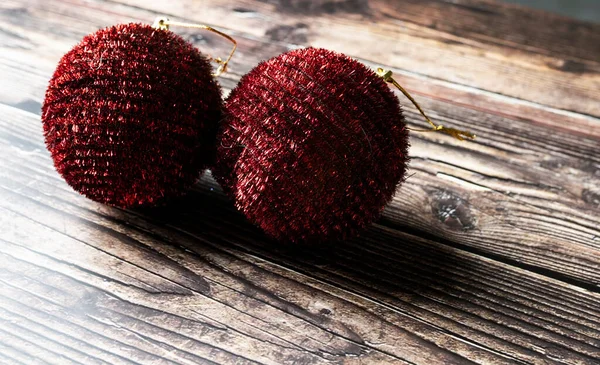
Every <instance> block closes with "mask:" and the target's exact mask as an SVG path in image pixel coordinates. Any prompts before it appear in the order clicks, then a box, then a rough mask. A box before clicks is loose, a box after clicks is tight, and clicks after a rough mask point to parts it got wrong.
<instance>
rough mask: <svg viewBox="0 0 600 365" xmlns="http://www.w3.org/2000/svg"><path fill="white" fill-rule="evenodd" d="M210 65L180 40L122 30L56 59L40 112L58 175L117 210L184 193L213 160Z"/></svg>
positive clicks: (137, 28)
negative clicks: (58, 60)
mask: <svg viewBox="0 0 600 365" xmlns="http://www.w3.org/2000/svg"><path fill="white" fill-rule="evenodd" d="M211 72H212V68H211V65H210V62H209V60H208V59H207V58H206V57H204V56H203V55H202V54H201V53H200V52H199V51H198V50H197V49H196V48H195V47H194V46H193V45H192V44H190V43H189V42H187V41H185V40H184V39H183V38H181V37H180V36H178V35H176V34H174V33H172V32H170V31H167V30H157V29H154V28H152V27H150V26H148V25H142V24H121V25H116V26H113V27H110V28H106V29H103V30H100V31H98V32H96V33H94V34H90V35H88V36H86V37H85V38H84V39H83V40H82V41H81V42H80V43H79V44H78V45H76V46H75V47H74V48H73V49H72V50H71V51H69V52H68V53H67V54H65V55H64V56H63V57H62V59H61V60H60V62H59V64H58V67H57V69H56V71H55V73H54V75H53V77H52V79H51V80H50V85H49V86H48V89H47V92H46V98H45V101H44V105H43V107H42V122H43V127H44V135H45V140H46V145H47V147H48V150H49V151H50V153H51V155H52V159H53V160H54V164H55V166H56V169H57V170H58V172H59V173H60V174H61V175H62V176H63V177H64V179H65V180H66V182H67V183H68V184H69V185H70V186H72V187H73V188H74V189H75V190H76V191H78V192H80V193H81V194H83V195H85V196H87V197H88V198H90V199H92V200H95V201H98V202H101V203H106V204H110V205H114V206H119V207H124V208H127V207H135V206H142V205H152V204H156V203H158V202H161V201H163V200H164V199H165V198H169V197H174V196H179V195H182V194H183V193H184V192H185V191H186V190H187V189H188V188H190V187H191V185H193V184H194V182H195V181H196V180H197V179H198V177H199V174H200V172H201V171H202V169H203V168H204V167H205V166H206V164H207V163H208V162H209V160H210V159H212V158H213V157H214V141H215V137H216V132H217V124H218V122H219V120H220V119H221V113H222V99H221V89H220V87H219V85H218V84H217V83H216V81H215V80H214V78H213V77H212V75H211Z"/></svg>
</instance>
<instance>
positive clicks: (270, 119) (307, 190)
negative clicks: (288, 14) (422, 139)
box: [213, 48, 408, 242]
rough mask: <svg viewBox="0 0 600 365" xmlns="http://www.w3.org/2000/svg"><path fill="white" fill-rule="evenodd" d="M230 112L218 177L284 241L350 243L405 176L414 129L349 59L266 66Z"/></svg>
mask: <svg viewBox="0 0 600 365" xmlns="http://www.w3.org/2000/svg"><path fill="white" fill-rule="evenodd" d="M226 110H227V115H226V118H225V120H224V122H223V125H222V129H221V131H220V133H219V136H218V139H217V162H216V166H215V167H214V168H213V173H214V174H215V176H216V177H217V180H218V181H219V182H220V183H221V185H222V186H223V188H224V190H225V191H226V192H227V193H228V194H230V195H231V196H232V197H233V199H234V200H235V204H236V206H237V208H238V209H240V210H241V211H242V212H243V213H244V214H245V215H246V216H247V217H248V219H249V220H250V221H252V222H253V223H255V224H257V225H258V226H260V227H261V228H262V229H263V230H264V231H265V232H266V233H267V234H269V235H271V236H273V237H275V238H277V239H280V240H284V241H292V242H321V241H330V240H341V239H346V238H349V237H352V236H354V235H355V234H356V233H357V232H358V231H359V230H360V229H362V228H363V227H365V226H366V225H368V224H369V223H371V222H372V221H373V220H375V219H376V218H377V217H378V216H379V214H380V212H381V211H382V210H383V208H384V206H385V205H386V203H388V202H389V201H390V200H391V198H392V196H393V194H394V192H395V191H396V188H397V187H398V185H399V184H400V183H401V182H402V181H403V179H404V176H405V172H406V164H407V162H408V155H407V149H408V131H407V128H406V125H405V120H404V117H403V115H402V111H401V108H400V104H399V101H398V98H397V97H396V96H395V95H394V93H393V92H392V91H391V90H390V88H389V87H388V86H387V84H386V82H385V81H384V79H383V78H381V77H380V76H378V75H377V74H375V72H373V71H372V70H370V69H369V68H367V67H366V66H365V65H363V64H362V63H360V62H357V61H355V60H353V59H351V58H349V57H347V56H344V55H342V54H339V53H335V52H331V51H328V50H324V49H315V48H308V49H301V50H294V51H291V52H288V53H285V54H282V55H280V56H278V57H275V58H272V59H270V60H268V61H266V62H263V63H261V64H260V65H258V66H257V67H256V68H254V69H253V70H252V71H250V73H249V74H247V75H246V76H244V77H243V78H242V79H241V81H240V83H239V85H238V86H237V87H236V88H235V89H234V90H233V91H232V92H231V95H230V96H229V98H228V99H227V101H226Z"/></svg>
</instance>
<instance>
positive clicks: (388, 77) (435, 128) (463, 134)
mask: <svg viewBox="0 0 600 365" xmlns="http://www.w3.org/2000/svg"><path fill="white" fill-rule="evenodd" d="M377 76H379V77H381V78H382V79H383V80H385V81H386V82H389V83H390V84H392V85H394V86H395V87H396V88H398V90H400V91H401V92H402V94H404V96H406V97H407V98H408V100H410V101H411V102H412V103H413V105H414V106H415V107H416V108H417V110H419V113H421V115H422V116H423V117H424V118H425V120H426V121H427V122H428V123H429V124H431V127H432V128H431V129H412V128H409V130H411V131H415V132H442V133H446V134H447V135H450V136H452V137H454V138H456V139H458V140H459V141H464V140H465V138H470V139H475V137H476V136H475V135H474V134H473V133H471V132H469V131H462V130H459V129H455V128H446V127H444V126H443V125H441V124H440V125H435V124H434V123H433V122H432V121H431V119H429V117H428V116H427V115H426V114H425V112H424V111H423V109H421V107H420V106H419V104H418V103H417V102H416V100H415V99H413V97H412V96H411V95H410V94H409V93H408V91H406V90H405V89H404V88H403V87H402V85H400V84H399V83H398V81H396V80H394V78H393V77H392V76H393V73H392V71H388V70H384V69H383V68H378V69H377Z"/></svg>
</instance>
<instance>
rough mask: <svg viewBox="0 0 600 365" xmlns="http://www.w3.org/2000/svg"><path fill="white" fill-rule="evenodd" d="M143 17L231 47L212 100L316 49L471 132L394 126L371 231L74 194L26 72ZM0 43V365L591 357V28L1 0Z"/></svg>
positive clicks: (596, 210) (190, 200)
mask: <svg viewBox="0 0 600 365" xmlns="http://www.w3.org/2000/svg"><path fill="white" fill-rule="evenodd" d="M157 15H167V16H169V17H170V18H171V19H174V20H179V21H188V22H197V23H204V24H209V25H212V26H216V27H218V28H219V29H221V30H224V31H226V32H228V33H229V34H231V35H232V36H234V37H235V38H236V39H237V40H238V42H239V51H238V53H237V54H236V57H235V58H234V60H233V63H232V65H231V72H230V73H228V74H226V75H225V76H224V77H223V78H222V80H221V82H222V85H223V86H224V88H225V89H227V90H229V89H231V88H232V87H234V86H235V84H236V82H237V81H238V80H239V78H240V77H241V75H243V74H244V73H246V72H248V71H249V70H250V69H251V68H252V67H254V66H255V65H256V64H257V62H259V61H260V60H263V59H268V58H270V57H273V56H276V55H278V54H279V53H281V52H284V51H286V50H289V49H291V48H294V47H298V46H305V45H314V46H321V47H326V48H330V49H334V50H337V51H340V52H344V53H346V54H348V55H350V56H353V57H356V58H358V59H360V60H361V61H363V62H365V63H366V64H368V65H370V66H373V67H376V66H380V65H384V66H386V67H390V68H392V70H393V71H394V72H395V74H396V75H397V76H398V79H399V81H400V82H401V83H402V84H404V86H405V87H406V88H407V89H408V90H409V91H411V92H412V93H413V95H414V96H415V97H416V98H417V99H418V100H419V102H420V103H421V104H422V106H423V107H424V108H426V110H428V111H429V113H430V115H431V116H432V117H433V118H434V119H435V120H437V121H438V122H440V123H442V124H444V125H452V126H456V127H458V128H465V129H470V130H472V131H473V132H475V133H477V135H478V139H477V140H476V141H475V142H473V143H460V142H457V141H454V140H452V139H450V138H449V137H447V136H444V135H432V134H413V135H412V139H411V141H412V148H411V151H410V154H411V156H412V162H411V172H410V173H411V174H413V175H411V177H410V178H409V179H408V181H407V182H406V183H405V184H404V186H403V187H402V188H401V189H399V191H398V192H397V194H396V197H395V199H394V201H393V203H392V204H391V205H390V206H389V207H388V208H387V209H386V211H385V214H384V215H383V217H382V218H381V220H380V221H379V222H377V224H375V225H374V226H373V227H372V228H371V229H369V230H368V231H367V232H365V233H364V234H363V236H362V237H361V238H358V239H355V240H352V241H350V242H345V243H342V244H336V245H330V246H326V247H312V248H311V247H300V246H296V247H289V246H282V245H279V244H277V243H275V242H271V241H269V240H268V239H266V238H265V237H264V236H263V235H262V234H261V233H260V232H259V231H258V230H257V229H255V228H254V227H252V226H251V225H250V224H248V223H247V222H246V221H245V220H244V219H243V217H242V216H240V214H238V213H237V212H236V211H235V210H234V209H233V208H232V204H231V202H230V201H228V200H227V199H226V197H225V196H224V195H223V193H222V192H221V190H220V188H219V187H218V186H217V185H216V184H215V182H214V181H213V180H212V179H211V178H210V176H205V177H204V178H203V179H202V180H201V182H200V183H199V184H198V185H197V187H196V188H195V189H194V191H193V192H191V193H190V195H189V196H188V197H187V198H186V199H182V200H181V201H179V202H176V203H175V204H173V205H171V206H169V207H168V208H164V209H147V210H136V211H123V210H119V209H114V208H110V207H106V206H102V205H100V204H96V203H94V202H91V201H88V200H86V199H84V198H83V197H81V196H79V195H78V194H77V193H75V192H73V191H72V190H71V189H70V188H69V187H68V186H67V185H66V184H65V183H64V182H63V181H62V179H61V178H60V177H59V176H58V174H57V173H56V172H55V170H54V169H53V167H52V163H51V160H50V158H49V155H48V152H47V151H46V149H45V147H44V144H43V138H42V132H41V124H40V120H39V119H40V105H41V103H42V101H43V94H44V90H45V87H46V84H47V81H48V79H49V78H50V76H51V73H52V72H53V70H54V68H55V66H56V63H57V61H58V60H59V58H60V57H61V55H62V54H63V53H65V52H66V51H68V50H69V49H70V48H71V47H72V46H73V45H74V44H75V43H76V42H78V41H79V39H81V38H82V37H83V36H84V35H85V34H87V33H91V32H94V31H96V30H97V29H99V28H101V27H104V26H108V25H111V24H115V23H122V22H131V21H136V22H151V21H152V20H153V19H154V17H155V16H157ZM173 30H174V31H177V32H178V33H180V34H182V35H184V36H185V37H187V38H188V39H190V40H191V41H193V42H194V43H195V44H196V45H197V46H198V47H200V48H201V49H202V50H203V51H205V52H208V53H211V54H214V55H225V54H226V52H227V50H228V47H229V45H228V44H227V43H226V42H224V41H222V40H221V39H219V38H216V37H213V36H212V35H210V34H206V33H200V32H197V31H194V30H185V29H182V28H178V29H175V28H173ZM0 48H1V49H0V51H1V53H0V78H1V79H0V80H1V81H2V85H1V86H0V157H1V158H0V364H86V365H87V364H203V363H208V364H213V363H219V364H329V363H331V364H339V363H346V364H380V363H381V364H468V363H482V364H507V363H517V364H599V363H600V183H599V181H600V153H599V151H600V119H599V118H600V26H599V25H592V24H585V23H580V22H577V21H574V20H570V19H566V18H561V17H558V16H554V15H549V14H546V13H542V12H537V11H531V10H526V9H524V8H520V7H515V6H511V5H502V4H500V3H495V2H491V1H484V0H455V1H441V0H427V1H421V0H403V1H394V0H373V1H366V0H315V1H309V0H205V1H192V0H187V1H179V2H175V1H163V2H156V1H152V2H150V1H146V0H106V1H103V0H86V1H83V0H60V1H59V0H50V1H47V0H30V1H24V0H19V1H16V0H3V1H2V2H1V3H0ZM401 100H402V102H403V104H405V105H406V112H407V115H408V119H409V121H410V122H411V123H412V124H413V125H424V124H423V122H422V121H421V118H419V116H418V115H417V114H416V112H415V110H414V109H413V108H412V107H410V106H409V105H408V103H407V102H406V100H405V99H403V98H402V99H401Z"/></svg>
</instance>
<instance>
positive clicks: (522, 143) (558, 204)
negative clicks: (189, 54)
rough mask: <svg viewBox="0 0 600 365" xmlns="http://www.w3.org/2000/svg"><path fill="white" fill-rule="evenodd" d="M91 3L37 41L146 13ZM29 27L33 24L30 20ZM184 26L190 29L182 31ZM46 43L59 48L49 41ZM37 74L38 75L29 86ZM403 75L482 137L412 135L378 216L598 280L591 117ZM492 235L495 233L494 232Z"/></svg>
mask: <svg viewBox="0 0 600 365" xmlns="http://www.w3.org/2000/svg"><path fill="white" fill-rule="evenodd" d="M60 4H62V3H60ZM88 5H89V4H88ZM88 5H85V6H80V7H77V4H69V6H70V9H69V10H68V11H70V12H76V13H78V14H79V17H80V19H81V20H80V22H81V23H80V24H81V26H79V23H75V24H73V25H72V26H71V28H70V30H69V31H65V30H62V31H61V32H51V29H54V28H57V29H59V28H60V27H61V24H64V23H67V22H68V21H69V17H68V16H61V15H56V16H55V17H53V18H52V19H49V20H48V22H46V23H43V24H44V25H43V27H44V28H42V29H46V27H48V29H50V30H49V33H48V35H47V36H46V38H45V39H44V38H39V37H43V36H44V35H42V34H38V35H36V36H35V37H36V38H39V43H40V44H46V45H48V44H52V42H55V44H57V45H60V47H65V49H68V47H70V45H69V42H68V40H69V39H77V38H78V37H81V36H82V35H83V34H85V33H86V32H88V28H89V23H93V22H105V24H110V22H111V21H113V22H115V21H127V20H126V15H124V14H127V16H129V20H132V19H134V20H140V19H150V18H153V16H154V14H152V12H149V11H146V10H143V9H138V8H133V7H129V6H124V5H118V6H116V7H113V6H112V5H110V6H109V5H105V4H103V3H98V4H97V6H95V7H94V8H93V10H91V11H90V10H89V9H88V7H87V6H88ZM61 6H63V7H64V6H65V5H61ZM41 10H44V9H41ZM41 10H39V11H40V13H39V14H38V13H36V12H35V11H30V12H29V15H30V16H31V17H39V20H38V21H39V22H41V19H42V17H43V16H44V15H43V14H45V13H43V12H41ZM61 11H62V10H61ZM65 11H66V10H65ZM115 14H117V15H115ZM115 18H116V19H115ZM3 20H5V21H6V22H9V23H10V22H13V23H14V28H13V32H16V33H17V34H20V32H23V35H22V36H21V38H23V39H27V38H26V36H25V33H24V32H25V31H26V28H24V25H21V26H20V25H19V24H18V23H19V22H18V21H17V20H15V19H10V18H8V17H5V18H4V19H3ZM85 20H87V21H89V23H87V22H85ZM33 24H36V23H35V22H31V21H30V24H29V26H33ZM98 26H101V24H99V25H98ZM65 32H67V33H65ZM69 32H70V33H69ZM63 33H64V34H63ZM185 34H190V35H194V34H195V35H196V36H197V33H194V32H189V31H188V32H186V33H185ZM200 40H201V41H202V42H208V43H207V47H206V48H209V49H210V50H211V51H212V50H215V51H216V52H217V53H218V54H225V52H227V50H228V44H226V42H222V41H220V40H219V39H217V38H214V37H211V36H210V35H209V36H207V37H206V38H204V37H202V38H200ZM238 40H239V42H240V57H238V58H237V59H234V63H233V66H232V68H233V69H234V70H238V71H239V70H242V71H243V72H245V71H247V70H249V69H250V68H252V67H253V66H254V62H258V60H259V59H261V57H262V56H261V55H262V54H264V53H259V52H257V53H254V54H253V55H252V57H251V58H250V57H246V56H245V55H246V54H247V50H248V49H251V50H258V49H260V47H261V46H262V45H265V44H266V43H264V42H262V41H260V40H253V39H250V38H247V37H244V36H242V35H238ZM274 47H275V48H274ZM283 50H284V48H282V47H281V46H277V45H272V46H270V48H269V47H267V48H265V49H264V50H262V51H263V52H273V53H274V54H276V53H277V52H279V51H283ZM52 52H54V53H59V52H57V50H56V49H54V50H52ZM58 57H59V54H57V55H56V58H58ZM267 57H268V56H267ZM7 58H8V61H2V62H3V63H4V65H3V66H4V67H7V70H9V73H10V74H12V75H15V76H14V77H15V78H23V77H27V71H28V70H29V69H31V68H33V67H35V66H34V64H33V63H32V64H27V61H26V60H25V61H21V59H22V56H20V53H18V52H16V53H14V56H13V54H11V53H9V55H8V57H7ZM11 59H12V61H11ZM24 62H25V65H24V64H23V63H24ZM35 63H36V64H38V63H39V61H38V60H35ZM44 66H45V67H48V69H49V70H51V69H52V68H53V67H54V65H53V64H51V63H50V62H48V63H44ZM50 72H51V71H48V73H50ZM36 76H37V75H36ZM227 77H228V78H226V79H223V80H222V81H223V84H224V86H225V87H231V86H233V85H234V83H235V81H236V80H237V77H239V75H238V74H236V73H233V74H229V75H227ZM39 79H40V78H39V77H35V78H34V81H33V82H32V83H33V84H35V83H36V82H39ZM400 79H401V81H402V82H404V83H406V85H407V87H409V89H411V90H417V92H419V93H421V95H420V98H419V99H420V101H421V103H422V104H423V106H424V107H426V109H427V110H429V111H430V114H431V115H432V116H433V117H434V118H435V119H436V120H438V121H439V122H441V123H443V124H449V125H457V126H459V127H461V128H466V129H472V130H473V131H474V132H476V133H477V134H478V135H479V136H480V139H479V140H478V141H477V142H475V143H468V144H459V143H455V142H453V141H450V140H449V138H446V137H444V136H441V137H440V136H429V135H414V136H413V142H412V143H413V147H412V149H411V155H412V156H413V161H412V164H411V166H412V168H413V169H414V170H415V171H416V172H417V175H415V176H413V177H411V178H410V179H409V180H408V181H407V183H406V184H405V185H404V187H403V188H402V189H400V191H399V192H398V194H397V197H396V199H395V202H396V204H392V205H391V206H390V207H389V209H388V211H387V214H386V215H385V218H386V219H385V220H384V222H386V224H387V225H390V226H393V227H412V228H417V229H419V230H421V231H423V232H429V233H431V234H434V235H435V236H443V237H445V238H446V239H449V240H450V241H449V243H457V242H460V244H462V245H463V246H465V245H466V247H469V248H472V249H475V250H477V252H482V253H486V254H489V255H493V256H494V257H495V258H500V259H502V260H504V261H505V262H510V263H522V264H524V265H529V267H535V268H540V269H541V270H548V271H549V272H552V273H554V274H553V275H555V277H557V278H560V279H561V280H567V281H570V282H574V283H577V284H578V285H584V286H585V287H587V288H591V289H593V288H597V285H598V283H599V282H600V271H599V270H598V267H599V265H600V264H599V263H600V253H599V251H598V247H599V246H600V238H599V237H600V231H599V229H598V227H599V226H600V221H599V220H600V213H599V212H600V211H599V205H598V204H597V203H594V201H595V199H598V198H597V197H598V196H599V194H600V191H598V187H597V184H596V181H597V176H598V175H597V174H598V173H599V172H598V171H600V167H599V166H600V165H599V163H600V161H599V160H598V157H597V153H596V151H597V148H598V145H599V144H600V133H599V132H598V131H600V128H599V127H598V125H599V123H598V120H597V119H595V118H590V117H586V116H581V115H577V114H574V113H570V114H568V113H567V114H565V113H562V112H560V111H553V110H549V109H547V108H541V107H538V106H537V105H532V104H523V103H519V102H515V101H514V99H507V98H502V97H498V96H496V95H494V94H489V93H478V94H472V92H471V90H465V89H462V88H460V87H456V86H454V85H452V84H448V83H444V82H432V81H431V80H430V79H419V78H417V77H414V76H411V75H401V76H400ZM38 87H40V86H38ZM29 93H30V92H29V91H23V92H22V94H24V95H23V96H22V99H21V100H18V101H13V102H12V104H13V105H17V106H18V107H20V106H19V105H21V104H23V103H24V104H25V105H27V103H28V102H29V103H30V104H32V105H35V104H36V101H37V100H35V99H34V100H33V101H30V99H29V96H28V94H29ZM14 95H15V93H14V92H13V93H12V95H11V98H15V96H14ZM40 95H41V93H38V95H37V97H36V99H38V100H39V99H40ZM40 102H41V100H40ZM19 103H20V104H19ZM407 114H408V117H409V120H410V121H411V122H413V123H414V124H420V123H421V121H420V117H419V116H418V115H417V114H416V113H415V112H414V109H412V108H409V109H408V113H407ZM7 128H10V127H9V126H7ZM28 133H30V132H25V134H28ZM13 138H14V137H13ZM432 142H434V144H432ZM456 205H460V206H462V207H463V208H464V209H461V210H459V212H462V213H461V214H464V216H462V217H461V216H459V215H457V214H454V213H452V214H448V212H451V211H453V209H454V208H456V207H455V206H456ZM416 212H417V214H415V213H416ZM453 214H454V215H453ZM461 219H462V221H460V220H461ZM442 221H443V222H442ZM459 221H460V222H459ZM457 222H459V223H457ZM499 235H501V236H502V237H503V240H502V241H501V240H498V239H497V237H498V236H499Z"/></svg>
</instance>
